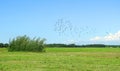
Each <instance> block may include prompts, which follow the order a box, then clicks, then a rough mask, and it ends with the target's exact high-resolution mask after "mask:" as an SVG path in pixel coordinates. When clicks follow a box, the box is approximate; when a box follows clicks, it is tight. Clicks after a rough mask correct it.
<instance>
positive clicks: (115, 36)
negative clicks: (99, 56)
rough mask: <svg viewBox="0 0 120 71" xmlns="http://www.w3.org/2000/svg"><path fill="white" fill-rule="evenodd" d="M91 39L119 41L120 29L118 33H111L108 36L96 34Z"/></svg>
mask: <svg viewBox="0 0 120 71" xmlns="http://www.w3.org/2000/svg"><path fill="white" fill-rule="evenodd" d="M90 40H91V41H118V40H120V31H118V32H117V33H114V34H112V33H110V34H108V35H106V36H103V37H102V36H96V37H93V38H91V39H90Z"/></svg>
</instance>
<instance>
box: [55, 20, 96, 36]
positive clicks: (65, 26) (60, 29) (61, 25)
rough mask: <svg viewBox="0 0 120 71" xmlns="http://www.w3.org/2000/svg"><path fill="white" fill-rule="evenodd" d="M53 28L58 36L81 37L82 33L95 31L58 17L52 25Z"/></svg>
mask: <svg viewBox="0 0 120 71" xmlns="http://www.w3.org/2000/svg"><path fill="white" fill-rule="evenodd" d="M54 26H55V27H54V30H55V31H56V32H57V33H58V34H59V35H60V36H71V37H81V36H82V35H87V34H92V33H95V30H96V29H91V28H90V27H89V26H80V25H76V26H75V25H74V24H72V23H71V22H70V21H69V20H64V19H58V21H57V22H56V24H55V25H54Z"/></svg>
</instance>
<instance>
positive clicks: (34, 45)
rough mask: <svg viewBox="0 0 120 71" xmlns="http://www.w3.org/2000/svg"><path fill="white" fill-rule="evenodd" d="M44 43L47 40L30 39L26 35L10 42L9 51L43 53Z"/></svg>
mask: <svg viewBox="0 0 120 71" xmlns="http://www.w3.org/2000/svg"><path fill="white" fill-rule="evenodd" d="M44 41H45V39H40V38H33V39H30V38H29V37H28V36H26V35H24V36H18V37H16V38H13V39H12V40H10V41H9V48H8V51H34V52H43V51H45V46H44Z"/></svg>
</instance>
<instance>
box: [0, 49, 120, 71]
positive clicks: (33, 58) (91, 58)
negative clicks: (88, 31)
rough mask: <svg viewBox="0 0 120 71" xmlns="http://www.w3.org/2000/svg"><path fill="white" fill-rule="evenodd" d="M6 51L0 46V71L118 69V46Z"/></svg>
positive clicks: (119, 61)
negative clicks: (43, 50) (44, 50)
mask: <svg viewBox="0 0 120 71" xmlns="http://www.w3.org/2000/svg"><path fill="white" fill-rule="evenodd" d="M46 50H47V52H45V53H42V52H40V53H39V52H8V51H7V49H6V48H0V71H120V48H47V49H46Z"/></svg>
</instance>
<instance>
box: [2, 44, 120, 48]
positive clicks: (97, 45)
mask: <svg viewBox="0 0 120 71" xmlns="http://www.w3.org/2000/svg"><path fill="white" fill-rule="evenodd" d="M45 46H46V47H53V48H54V47H66V48H67V47H68V48H69V47H70V48H87V47H89V48H90V47H96V48H106V47H110V48H120V45H104V44H86V45H76V44H56V43H54V44H45ZM6 47H9V44H8V43H0V48H6Z"/></svg>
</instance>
